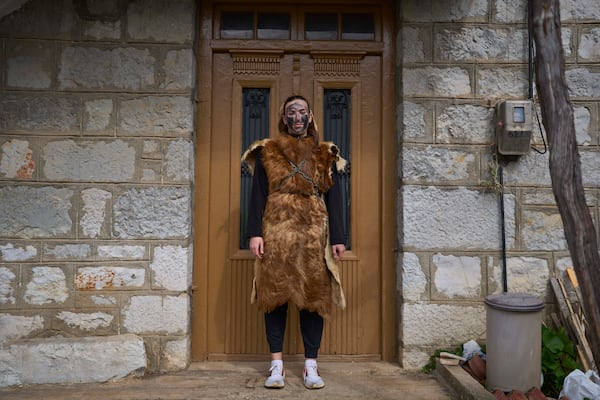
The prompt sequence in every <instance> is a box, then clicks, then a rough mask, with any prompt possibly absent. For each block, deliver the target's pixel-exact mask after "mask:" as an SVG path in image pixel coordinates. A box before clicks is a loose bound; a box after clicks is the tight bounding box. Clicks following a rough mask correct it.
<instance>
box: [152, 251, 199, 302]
mask: <svg viewBox="0 0 600 400" xmlns="http://www.w3.org/2000/svg"><path fill="white" fill-rule="evenodd" d="M150 269H151V270H152V275H153V284H154V285H156V286H157V287H159V288H163V289H167V290H179V291H185V290H187V289H188V287H189V286H190V285H191V276H192V266H191V263H190V257H189V255H188V249H186V248H182V247H181V246H159V247H155V248H154V256H153V259H152V262H151V263H150Z"/></svg>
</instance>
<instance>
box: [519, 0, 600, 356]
mask: <svg viewBox="0 0 600 400" xmlns="http://www.w3.org/2000/svg"><path fill="white" fill-rule="evenodd" d="M529 7H531V10H530V11H531V12H530V14H529V15H530V17H529V18H531V20H530V26H531V29H532V33H533V36H534V40H535V47H536V56H535V75H536V89H537V91H538V94H539V97H540V105H541V109H542V121H543V124H544V128H545V130H546V133H547V135H548V142H549V146H550V176H551V177H552V190H553V192H554V197H555V199H556V203H557V205H558V210H559V212H560V215H561V217H562V221H563V226H564V231H565V237H566V240H567V245H568V247H569V251H570V253H571V259H572V261H573V267H574V269H575V273H576V275H577V280H578V282H579V285H580V287H581V292H582V294H583V296H582V297H583V310H584V312H585V316H586V318H587V320H588V322H589V330H588V332H587V333H588V339H589V341H590V343H591V348H592V354H593V357H594V361H595V363H596V365H598V363H599V361H600V309H599V306H600V290H599V289H598V288H600V254H599V253H598V242H597V239H596V231H595V230H594V224H593V222H592V217H591V215H590V211H589V209H588V207H587V204H586V201H585V194H584V190H583V181H582V178H581V164H580V158H579V152H578V150H577V141H576V136H575V124H574V121H573V107H572V105H571V102H570V100H569V93H568V87H567V82H566V80H565V73H564V72H565V67H564V65H565V64H564V55H563V49H562V40H561V33H560V4H559V0H530V1H529Z"/></svg>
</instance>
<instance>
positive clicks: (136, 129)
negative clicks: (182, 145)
mask: <svg viewBox="0 0 600 400" xmlns="http://www.w3.org/2000/svg"><path fill="white" fill-rule="evenodd" d="M193 115H194V109H193V106H192V101H191V99H190V98H189V97H181V96H169V97H158V96H148V97H142V98H137V99H131V100H123V101H122V102H121V106H120V112H119V121H118V126H117V130H118V133H119V134H122V135H136V136H137V135H144V136H160V137H165V136H186V137H187V136H189V135H190V134H191V132H192V131H193Z"/></svg>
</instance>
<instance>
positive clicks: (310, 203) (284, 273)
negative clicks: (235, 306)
mask: <svg viewBox="0 0 600 400" xmlns="http://www.w3.org/2000/svg"><path fill="white" fill-rule="evenodd" d="M259 151H262V161H263V165H264V168H265V172H266V175H267V181H268V185H269V190H268V196H267V202H266V206H265V211H264V216H263V220H262V229H263V240H264V246H265V252H264V255H263V257H262V259H256V262H255V265H254V282H253V287H252V302H253V303H254V302H257V304H258V306H259V307H260V308H262V309H264V310H266V311H272V310H273V309H275V308H276V307H278V306H280V305H282V304H284V303H286V302H288V301H291V302H292V303H294V304H295V305H296V306H297V307H298V309H307V310H309V311H317V312H318V313H319V314H320V315H321V316H323V317H325V318H327V317H329V315H330V313H331V306H332V303H334V304H336V305H338V306H339V307H341V308H344V307H345V306H346V300H345V298H344V293H343V291H342V287H341V282H340V276H339V267H338V265H337V263H336V262H335V260H334V259H333V255H332V251H331V245H330V243H329V225H328V214H327V208H326V206H325V202H324V200H323V196H322V194H323V193H325V192H327V191H328V190H329V189H330V188H331V186H332V185H333V179H332V176H331V168H332V166H333V164H334V163H335V165H336V168H337V169H338V170H339V171H340V170H343V168H344V166H345V160H344V159H342V158H341V157H340V156H339V149H338V147H337V146H336V145H335V144H333V143H331V142H321V143H320V144H319V146H318V148H315V147H314V144H313V141H312V138H310V137H309V138H302V139H298V138H296V137H293V136H290V135H287V134H279V135H278V137H276V138H275V139H264V140H262V141H259V142H255V143H254V144H253V145H252V146H251V147H250V148H249V149H248V150H247V151H246V152H245V153H244V155H243V156H242V160H243V161H245V162H246V163H247V164H248V166H249V167H250V170H251V171H253V169H254V162H255V159H256V154H257V152H259Z"/></svg>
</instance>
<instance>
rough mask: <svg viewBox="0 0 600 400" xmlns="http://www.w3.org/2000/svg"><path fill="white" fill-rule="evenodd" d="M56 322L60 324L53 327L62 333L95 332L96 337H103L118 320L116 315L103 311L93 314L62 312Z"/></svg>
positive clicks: (58, 314)
mask: <svg viewBox="0 0 600 400" xmlns="http://www.w3.org/2000/svg"><path fill="white" fill-rule="evenodd" d="M56 320H57V321H59V323H53V324H52V325H53V327H54V328H55V329H60V330H61V331H67V332H68V331H70V330H73V331H74V332H76V333H79V334H81V333H82V332H84V333H88V334H89V333H90V332H93V333H94V334H95V335H102V334H105V333H106V332H109V328H110V327H111V326H112V325H115V321H116V318H115V316H114V315H112V314H109V313H106V312H102V311H97V312H92V313H90V312H88V313H85V312H71V311H61V312H59V313H57V314H56ZM61 325H62V326H61ZM65 328H66V329H65ZM115 331H116V329H115Z"/></svg>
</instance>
